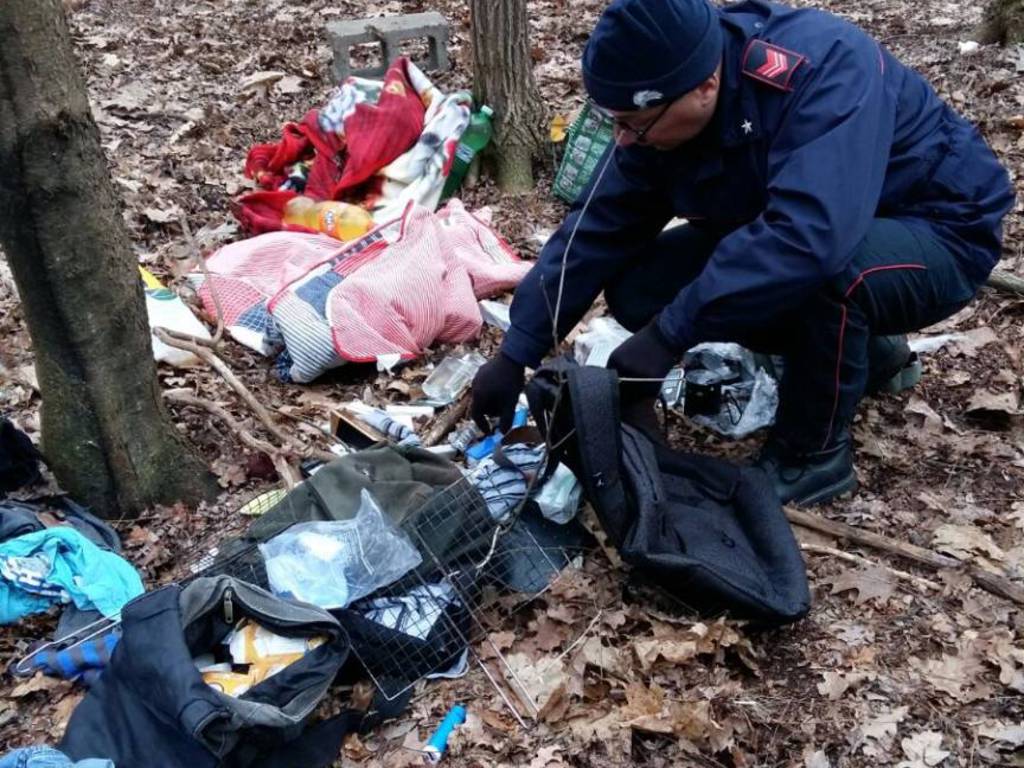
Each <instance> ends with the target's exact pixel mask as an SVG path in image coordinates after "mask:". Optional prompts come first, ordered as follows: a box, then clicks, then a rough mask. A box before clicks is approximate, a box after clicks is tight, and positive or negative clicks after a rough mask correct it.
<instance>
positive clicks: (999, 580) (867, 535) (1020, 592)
mask: <svg viewBox="0 0 1024 768" xmlns="http://www.w3.org/2000/svg"><path fill="white" fill-rule="evenodd" d="M786 517H787V518H789V521H790V522H791V523H793V524H795V525H800V526H803V527H804V528H810V529H811V530H813V531H820V532H821V533H827V534H828V535H830V536H835V537H837V538H841V539H848V540H849V541H852V542H854V543H855V544H863V545H864V546H866V547H872V548H873V549H878V550H881V551H883V552H889V553H891V554H894V555H899V556H900V557H905V558H906V559H908V560H913V561H914V562H915V563H921V564H922V565H927V566H929V567H931V568H935V569H943V568H951V569H953V570H957V571H961V572H963V573H966V574H967V575H968V576H970V577H971V579H972V580H973V581H974V583H975V584H976V585H977V586H979V587H980V588H981V589H984V590H986V591H987V592H991V593H992V594H993V595H998V596H999V597H1005V598H1006V599H1007V600H1011V601H1013V602H1015V603H1017V604H1018V605H1024V587H1021V586H1020V585H1018V584H1014V583H1013V582H1012V581H1010V580H1009V579H1008V578H1006V577H1005V576H1002V575H1000V574H998V573H991V572H989V571H986V570H984V569H983V568H979V567H978V566H976V565H972V564H970V563H965V562H963V561H961V560H957V559H956V558H955V557H949V556H947V555H940V554H939V553H938V552H933V551H932V550H930V549H925V548H924V547H919V546H917V545H916V544H910V543H908V542H905V541H897V540H896V539H891V538H889V537H888V536H882V535H881V534H878V533H872V532H871V531H865V530H862V529H860V528H855V527H854V526H852V525H847V524H846V523H840V522H837V521H835V520H828V519H826V518H824V517H820V516H818V515H812V514H811V513H810V512H805V511H804V510H802V509H795V508H793V507H786Z"/></svg>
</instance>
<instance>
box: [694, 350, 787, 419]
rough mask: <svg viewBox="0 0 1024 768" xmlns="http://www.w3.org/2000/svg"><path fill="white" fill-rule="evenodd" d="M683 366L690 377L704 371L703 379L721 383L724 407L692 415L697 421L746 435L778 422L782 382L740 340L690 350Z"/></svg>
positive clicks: (710, 382) (708, 382)
mask: <svg viewBox="0 0 1024 768" xmlns="http://www.w3.org/2000/svg"><path fill="white" fill-rule="evenodd" d="M683 368H684V370H685V371H686V373H687V381H691V380H693V379H694V378H696V376H695V374H703V376H702V383H705V384H713V383H716V382H720V383H721V408H720V410H719V411H718V412H717V413H714V414H700V415H697V414H694V415H691V416H690V418H691V419H692V420H693V421H694V422H695V423H697V424H701V425H703V426H705V427H710V428H711V429H713V430H715V431H716V432H718V433H720V434H723V435H726V436H727V437H733V438H742V437H746V436H747V435H749V434H750V433H752V432H755V431H757V430H758V429H762V428H763V427H768V426H771V425H772V424H773V423H774V422H775V410H776V409H777V408H778V405H779V387H778V383H777V382H776V380H775V379H774V378H772V376H771V375H770V374H769V373H768V372H767V371H765V369H764V368H763V367H762V365H761V363H760V362H759V361H758V360H757V359H756V358H755V355H754V354H753V353H752V352H751V351H750V350H748V349H745V348H743V347H741V346H740V345H739V344H732V343H716V342H707V343H704V344H700V345H698V346H696V347H694V348H693V349H691V350H690V351H689V352H687V353H686V355H685V356H684V357H683ZM684 397H685V394H684Z"/></svg>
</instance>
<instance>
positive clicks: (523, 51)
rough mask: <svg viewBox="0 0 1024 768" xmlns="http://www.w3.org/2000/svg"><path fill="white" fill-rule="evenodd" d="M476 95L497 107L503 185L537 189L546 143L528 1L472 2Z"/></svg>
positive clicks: (512, 188) (497, 146) (496, 150)
mask: <svg viewBox="0 0 1024 768" xmlns="http://www.w3.org/2000/svg"><path fill="white" fill-rule="evenodd" d="M470 14H471V27H472V29H471V32H472V37H473V76H474V94H473V96H474V98H475V99H476V101H477V103H478V104H488V105H490V106H491V107H492V108H493V109H494V111H495V124H494V151H493V153H492V154H493V156H494V159H495V162H496V164H497V168H498V186H500V187H501V189H503V190H505V191H507V192H527V191H529V190H531V189H533V168H532V165H533V158H534V157H535V156H536V155H537V154H538V153H539V151H540V148H541V146H542V142H543V138H542V137H543V124H544V107H543V104H542V102H541V98H540V93H539V92H538V91H537V84H536V82H534V79H533V62H532V60H531V58H530V39H529V30H530V25H529V21H528V19H527V15H526V0H470Z"/></svg>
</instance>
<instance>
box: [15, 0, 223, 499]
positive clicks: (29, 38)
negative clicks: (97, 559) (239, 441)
mask: <svg viewBox="0 0 1024 768" xmlns="http://www.w3.org/2000/svg"><path fill="white" fill-rule="evenodd" d="M0 40H3V45H2V46H0V245H2V246H3V248H4V250H5V251H6V253H7V256H8V260H9V263H10V266H11V271H12V272H13V274H14V278H15V282H16V283H17V286H18V290H19V293H20V294H21V301H22V306H23V309H24V312H25V318H26V320H27V322H28V328H29V332H30V333H31V335H32V343H33V347H34V352H35V359H36V373H37V377H38V379H39V387H40V391H41V393H42V397H43V403H42V437H43V452H44V454H45V455H46V456H47V459H48V460H49V462H50V465H51V467H52V468H53V470H54V472H55V474H56V475H57V478H58V480H59V481H60V482H61V484H62V485H63V486H64V488H65V490H67V491H68V492H69V493H71V494H72V495H73V496H74V497H75V498H76V499H78V500H79V501H81V502H83V503H85V504H88V505H90V506H91V507H93V508H94V509H95V510H97V511H98V512H99V513H101V514H105V515H107V516H114V515H134V514H137V513H139V512H140V511H142V510H143V509H146V508H147V507H150V506H152V505H153V504H155V503H171V502H174V501H186V502H194V501H197V500H198V499H200V498H202V497H204V496H207V495H210V494H211V493H213V492H214V491H215V484H214V483H213V482H212V478H211V476H210V475H209V473H208V472H207V470H206V468H205V467H203V466H202V464H201V463H200V461H199V460H198V458H196V457H195V455H193V454H192V453H191V452H190V451H189V450H188V449H187V448H186V446H185V445H184V444H183V442H182V440H181V438H180V437H179V436H178V434H177V432H176V430H175V427H174V425H173V424H172V423H171V421H170V419H169V417H168V415H167V413H166V411H165V410H164V408H163V405H162V403H161V399H160V396H159V385H158V383H157V378H156V364H155V363H154V361H153V355H152V352H151V349H150V336H149V328H148V325H147V321H146V308H145V300H144V297H143V292H142V287H141V283H140V280H139V272H138V267H137V264H136V260H135V257H134V255H133V254H132V249H131V245H130V242H129V239H128V234H127V232H126V230H125V227H124V224H123V222H122V219H121V212H120V205H119V201H118V199H117V197H116V195H115V193H114V188H113V184H112V183H111V179H110V173H109V170H108V167H107V163H106V158H105V156H104V154H103V149H102V146H101V144H100V136H99V131H98V129H97V128H96V124H95V122H94V121H93V119H92V115H91V114H90V111H89V103H88V97H87V95H86V89H85V82H84V80H83V78H82V76H81V73H80V72H79V69H78V64H77V62H76V60H75V56H74V53H73V51H72V48H71V41H70V35H69V33H68V27H67V20H66V19H65V17H64V11H63V9H62V6H61V3H60V0H3V2H0Z"/></svg>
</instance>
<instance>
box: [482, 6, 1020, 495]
mask: <svg viewBox="0 0 1024 768" xmlns="http://www.w3.org/2000/svg"><path fill="white" fill-rule="evenodd" d="M583 79H584V83H585V85H586V88H587V92H588V94H589V96H590V98H591V99H592V101H593V102H594V103H595V104H596V105H597V106H598V107H599V108H601V109H603V110H604V111H606V112H608V113H610V115H611V116H612V117H613V118H614V120H615V123H614V125H615V139H616V143H615V145H614V146H613V147H612V148H611V149H610V150H609V152H610V153H611V156H610V157H607V156H606V158H605V159H606V160H607V161H608V162H607V165H606V166H604V167H603V168H602V165H600V164H599V166H598V171H596V172H595V174H594V178H593V179H592V180H591V183H590V186H589V188H588V189H587V190H585V191H584V192H583V193H582V194H581V196H580V198H579V200H578V201H577V202H576V204H575V205H574V206H573V208H572V211H571V212H570V214H569V216H568V217H567V218H566V220H565V221H564V222H563V224H562V226H561V227H560V228H559V230H558V231H557V232H556V233H555V235H554V236H553V237H552V238H551V239H550V241H549V242H548V243H547V245H546V246H545V247H544V249H543V251H542V253H541V254H540V257H539V259H538V261H537V264H536V266H535V267H534V268H533V270H532V271H531V272H530V273H529V275H528V276H527V277H526V279H525V280H524V281H523V283H522V284H521V285H520V286H519V288H518V290H517V291H516V294H515V299H514V301H513V303H512V310H511V317H512V324H511V328H510V329H509V331H508V333H507V335H506V337H505V339H504V342H503V344H502V347H501V351H500V353H499V354H498V355H497V356H496V357H495V358H494V359H492V360H491V361H489V362H488V363H487V364H486V365H485V366H484V367H483V368H481V369H480V371H479V372H478V374H477V376H476V379H475V381H474V382H473V407H472V413H473V415H474V417H475V418H476V419H477V421H486V419H487V417H491V416H496V417H498V418H499V422H500V425H501V426H503V427H506V428H507V426H508V424H509V422H510V421H511V418H512V413H513V409H514V407H515V402H516V399H517V397H518V395H519V392H520V391H521V389H522V387H523V381H524V368H526V367H536V366H537V365H538V364H539V362H540V361H541V359H542V358H543V357H544V355H545V354H547V353H548V351H549V350H550V349H551V347H552V345H553V340H554V336H555V333H557V335H558V337H559V338H562V337H563V336H564V335H565V334H566V333H568V332H569V330H571V329H572V327H573V326H574V325H576V323H577V322H578V321H579V320H580V318H582V316H583V315H584V313H585V312H586V311H587V309H588V308H589V307H590V306H591V304H592V303H593V302H594V300H595V299H596V297H597V296H598V294H599V293H600V292H601V291H602V290H603V291H604V293H605V297H606V300H607V302H608V306H609V308H610V310H611V312H612V314H613V315H614V316H615V318H616V319H617V320H618V321H619V322H620V323H621V324H622V325H624V326H625V327H626V328H628V329H630V330H632V331H635V335H634V336H633V337H632V338H630V339H629V340H628V341H626V342H625V343H623V344H622V345H621V346H619V347H618V348H617V349H616V350H615V351H614V352H613V354H612V356H611V358H610V360H609V363H608V365H609V366H610V367H612V368H615V369H616V370H617V371H618V373H619V375H620V377H622V378H625V379H648V380H657V379H661V378H663V377H664V376H665V375H666V373H667V372H668V371H669V370H670V368H671V367H672V366H674V365H676V364H677V363H678V362H679V360H680V359H681V357H682V354H683V353H684V352H685V351H686V350H687V349H689V348H691V347H693V346H694V345H696V344H698V343H700V342H703V341H735V342H739V343H741V344H743V345H745V346H747V347H750V348H751V349H755V350H758V351H765V352H773V353H778V354H782V355H783V356H784V359H785V369H784V375H783V379H782V382H781V385H780V403H779V409H778V413H777V416H776V423H775V426H774V428H773V429H772V431H771V433H770V435H769V438H768V441H767V443H766V445H765V447H764V448H763V450H762V452H761V455H760V458H759V459H758V463H759V465H760V466H761V467H762V468H763V469H764V470H765V471H766V472H768V473H769V475H770V477H771V479H772V480H773V482H774V485H775V488H776V490H777V492H778V495H779V496H780V498H781V499H782V500H783V501H784V502H789V501H794V502H797V503H802V504H811V503H818V502H823V501H826V500H828V499H830V498H833V497H834V496H836V495H838V494H841V493H844V492H847V491H850V490H852V489H853V488H854V487H855V485H856V476H855V474H854V469H853V456H852V451H851V439H850V430H849V427H850V423H851V421H852V419H853V416H854V412H855V410H856V407H857V404H858V402H859V401H860V399H861V397H862V396H863V395H864V394H865V392H866V391H870V390H871V389H872V388H878V387H879V386H881V385H882V384H883V383H884V382H886V381H887V380H888V379H890V378H891V377H892V376H894V375H897V374H899V372H900V371H901V369H902V368H903V367H904V366H905V365H906V363H907V361H908V358H909V354H910V353H909V350H908V348H907V346H906V340H905V338H903V337H902V336H901V334H905V333H907V332H908V331H914V330H918V329H920V328H924V327H926V326H928V325H931V324H933V323H936V322H938V321H940V320H942V319H944V318H947V317H949V316H950V315H952V314H954V313H955V312H957V311H958V310H959V309H961V308H962V307H964V306H965V305H966V304H967V303H968V302H970V301H971V299H972V298H973V297H974V295H975V294H976V293H977V291H978V289H979V287H980V286H981V285H982V284H983V283H984V281H985V279H986V277H987V276H988V274H989V272H990V271H991V270H992V268H993V266H994V265H995V264H996V262H997V261H998V260H999V256H1000V248H1001V220H1002V219H1003V217H1004V216H1005V215H1006V213H1007V212H1008V211H1009V210H1010V208H1011V206H1012V203H1013V198H1014V194H1013V191H1012V188H1011V185H1010V181H1009V179H1008V176H1007V174H1006V171H1005V170H1004V169H1003V168H1002V167H1001V166H1000V164H999V163H998V161H997V160H996V158H995V157H994V155H993V154H992V152H991V150H990V149H989V148H988V146H987V145H986V144H985V142H984V140H983V139H982V137H981V136H980V135H979V133H978V131H977V130H976V129H975V128H974V127H973V126H972V125H971V124H969V123H968V122H967V121H966V120H964V119H963V118H962V117H960V116H959V115H958V114H956V113H955V112H954V111H953V110H952V109H951V108H950V107H949V106H948V105H946V104H945V103H944V102H943V101H942V100H940V99H939V98H938V96H936V94H935V92H934V91H933V90H932V88H931V87H930V86H929V85H928V83H927V82H925V80H924V79H923V78H922V77H921V76H920V75H918V74H917V73H916V72H914V71H913V70H911V69H909V68H908V67H906V66H904V65H903V64H901V63H900V62H899V61H897V60H896V59H895V58H894V57H893V56H892V55H891V54H890V53H889V52H887V51H886V50H884V49H883V48H882V47H881V46H880V45H879V44H878V43H877V42H876V41H875V40H873V39H872V38H871V37H869V36H868V35H867V34H865V33H864V32H863V31H861V30H860V29H858V28H857V27H855V26H853V25H852V24H849V23H847V22H845V21H843V20H841V19H839V18H837V17H835V16H832V15H830V14H827V13H824V12H820V11H816V10H809V9H801V10H797V9H792V8H787V7H784V6H781V5H775V4H771V3H765V2H758V1H757V0H751V1H750V2H742V3H738V4H733V5H729V6H727V7H725V8H717V7H715V6H713V5H711V4H710V3H709V2H707V0H614V2H613V3H612V4H611V5H610V6H609V7H608V9H607V10H606V11H605V12H604V14H603V15H602V16H601V19H600V21H599V22H598V24H597V27H596V28H595V29H594V32H593V34H592V35H591V37H590V40H589V42H588V44H587V46H586V50H585V51H584V54H583ZM673 217H681V218H684V219H686V220H687V222H688V223H687V224H686V225H684V226H679V227H675V228H671V229H669V230H665V231H663V230H664V227H665V224H666V223H667V222H668V221H670V220H671V219H672V218H673ZM570 239H571V241H572V243H571V247H569V248H568V253H567V254H566V247H567V244H568V243H569V241H570ZM563 257H564V284H563V288H562V291H561V296H560V297H559V285H560V282H561V272H562V269H563ZM559 299H560V301H559ZM556 305H557V306H558V307H559V313H558V317H557V325H558V327H557V329H553V328H552V325H553V312H552V309H551V308H553V307H555V306H556ZM658 389H659V385H658V383H657V382H656V381H647V382H643V381H639V382H636V381H634V382H629V381H626V382H624V383H623V384H622V386H621V396H622V400H623V403H624V411H626V412H630V413H633V414H638V413H639V414H643V413H644V412H645V411H646V412H647V413H650V410H651V408H652V407H653V403H654V397H655V396H656V394H657V392H658ZM640 419H641V420H642V419H643V417H642V416H641V417H640Z"/></svg>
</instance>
